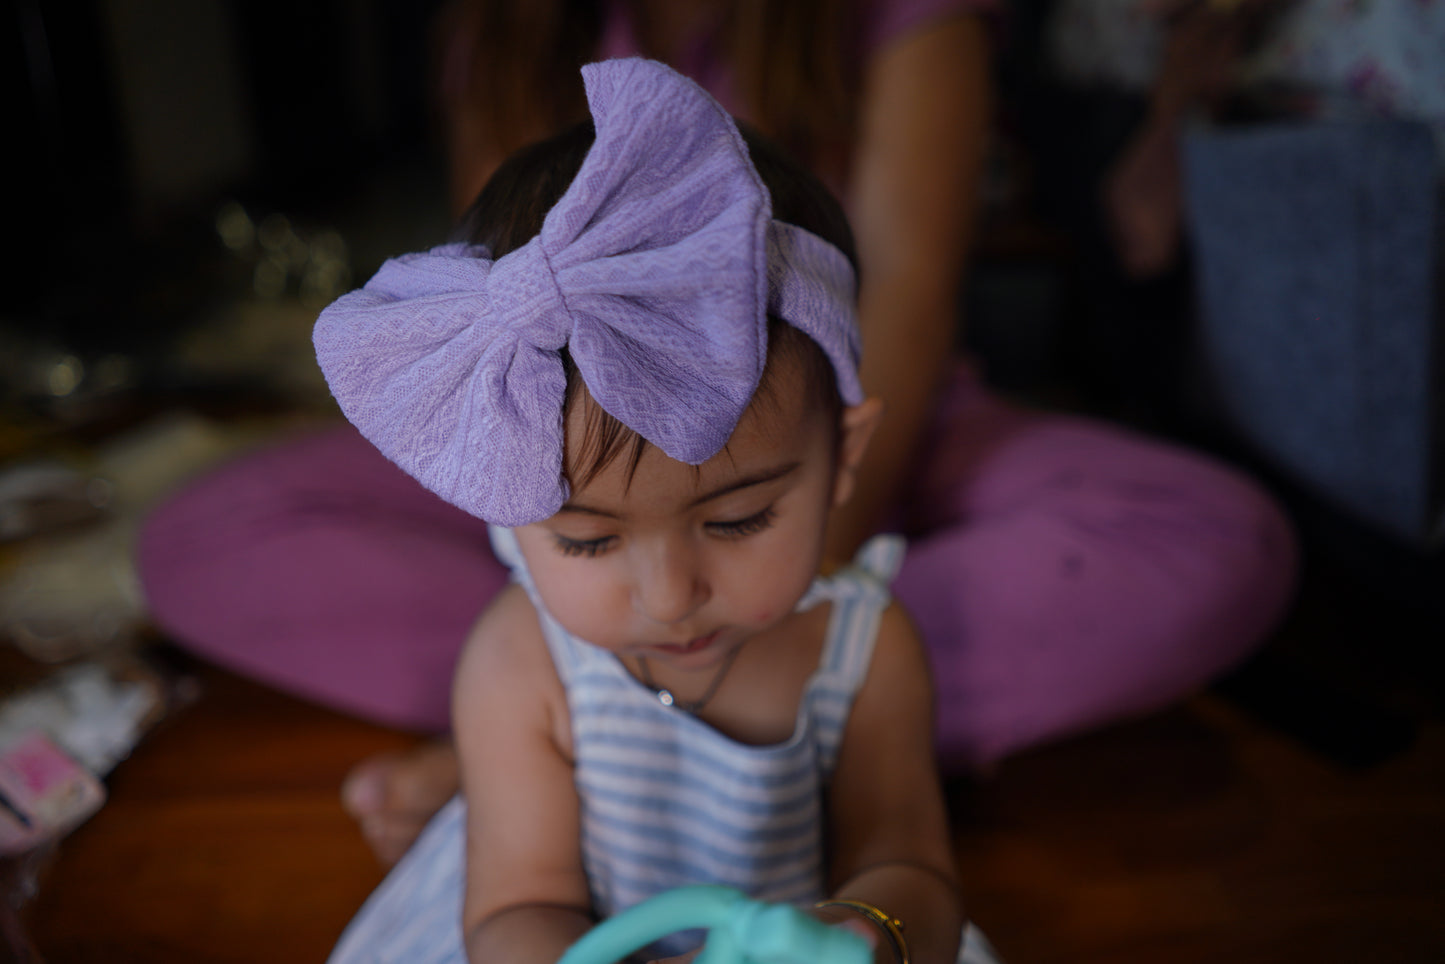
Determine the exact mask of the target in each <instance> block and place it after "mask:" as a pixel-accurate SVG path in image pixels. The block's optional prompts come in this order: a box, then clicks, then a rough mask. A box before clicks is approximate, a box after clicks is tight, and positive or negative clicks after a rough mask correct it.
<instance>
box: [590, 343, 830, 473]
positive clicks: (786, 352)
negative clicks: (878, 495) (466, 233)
mask: <svg viewBox="0 0 1445 964" xmlns="http://www.w3.org/2000/svg"><path fill="white" fill-rule="evenodd" d="M562 368H563V370H564V371H565V372H566V373H567V396H566V401H565V402H564V404H563V407H562V417H563V419H564V420H570V416H571V414H572V411H573V409H574V408H576V406H578V405H581V406H583V411H582V431H581V437H580V438H577V439H576V449H575V451H570V450H571V449H572V446H570V445H569V446H567V448H568V450H569V455H568V457H567V459H566V464H565V465H564V466H563V474H564V475H565V476H566V478H567V484H568V485H569V486H571V489H572V491H573V492H574V493H576V492H579V491H581V490H582V489H584V488H586V487H587V486H588V485H589V484H591V483H592V481H593V480H594V479H596V478H597V476H599V475H601V474H602V473H603V472H604V471H606V469H607V467H608V466H609V465H611V464H612V463H613V462H615V461H617V459H618V458H621V457H626V459H627V484H628V485H631V484H632V478H633V476H634V475H636V473H637V466H638V464H639V463H640V462H641V461H642V456H643V455H644V454H645V453H646V452H647V447H648V446H649V445H651V444H652V443H650V442H648V441H647V439H645V438H643V437H642V436H641V435H640V434H639V433H638V432H637V431H636V430H635V429H632V428H629V427H628V426H626V425H624V424H623V423H622V422H621V421H620V420H618V419H617V417H616V416H614V415H612V414H611V413H609V412H608V411H607V410H606V409H604V408H603V407H602V406H601V405H599V404H597V400H596V399H594V398H593V397H592V393H591V392H589V391H588V390H587V383H586V382H584V381H583V380H582V376H581V374H579V373H578V371H577V366H576V364H575V363H573V361H572V357H571V356H570V355H569V354H568V353H567V351H566V349H563V351H562ZM779 371H785V372H791V373H793V374H794V375H795V376H796V377H800V378H802V379H803V381H804V384H806V385H807V392H806V394H805V395H804V398H805V399H806V400H807V404H808V405H809V406H811V407H812V410H818V411H822V412H823V413H824V414H825V415H827V416H828V421H829V424H831V425H833V426H835V439H834V441H835V443H836V441H837V433H838V431H839V429H838V428H837V426H840V425H841V421H840V416H841V414H842V411H843V396H842V395H841V393H839V391H838V377H837V374H836V373H835V372H834V371H833V363H832V362H831V361H830V360H829V359H828V355H827V353H826V352H824V351H823V349H822V348H821V347H820V346H819V345H818V343H817V342H815V341H813V339H812V338H809V337H808V336H807V335H806V334H804V333H803V332H802V331H800V330H799V329H797V328H794V327H793V326H792V325H790V324H788V323H787V322H786V321H783V320H782V319H780V318H773V317H770V318H769V319H768V361H767V364H766V365H765V366H764V368H763V377H762V378H761V379H760V380H759V382H758V389H757V391H756V392H754V393H753V397H752V401H750V402H749V403H748V407H749V409H757V410H758V412H759V413H760V414H761V415H762V416H763V417H764V419H765V420H766V422H767V423H774V422H776V420H777V419H779V418H781V417H782V416H783V402H782V399H783V397H784V396H783V395H782V393H781V392H780V391H779V388H778V377H779V375H778V373H779ZM722 451H724V452H726V451H727V446H726V445H724V446H723V448H722Z"/></svg>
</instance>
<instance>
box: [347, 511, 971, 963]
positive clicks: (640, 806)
mask: <svg viewBox="0 0 1445 964" xmlns="http://www.w3.org/2000/svg"><path fill="white" fill-rule="evenodd" d="M492 541H493V546H494V548H495V549H496V551H497V554H498V556H499V558H501V559H502V560H503V561H504V562H506V563H507V564H508V565H510V566H511V567H512V572H513V577H514V578H515V579H516V580H517V581H518V582H519V583H520V584H521V585H522V586H523V587H524V588H525V589H526V590H527V592H528V594H529V595H530V596H531V598H532V601H533V604H534V605H535V606H536V607H537V612H538V615H539V618H540V622H541V625H542V631H543V635H544V637H545V639H546V641H547V646H548V648H549V650H550V651H551V654H552V659H553V662H554V663H555V665H556V668H557V673H558V676H559V677H560V678H561V681H562V684H563V686H564V687H565V689H566V692H567V702H568V706H569V709H570V712H571V719H572V740H573V752H574V758H575V765H576V769H575V782H576V786H577V792H578V795H579V798H580V801H581V813H582V847H583V863H584V866H585V869H586V872H587V878H588V881H589V884H590V886H591V889H592V898H593V902H594V907H595V908H596V910H597V913H598V914H599V915H600V916H602V917H608V916H611V915H612V914H615V913H618V912H619V911H621V910H624V909H626V908H628V907H631V906H632V905H634V904H636V903H639V902H641V901H643V900H646V899H647V898H649V897H651V896H653V895H655V894H658V893H661V892H662V891H664V890H667V889H669V888H672V887H677V886H681V885H684V884H695V883H716V884H725V885H728V886H732V887H736V888H738V889H739V890H742V891H744V892H745V893H747V894H749V895H750V896H752V897H755V898H757V899H761V900H769V901H779V902H786V903H791V904H797V905H801V906H808V905H810V904H811V903H813V902H814V901H816V900H818V899H819V898H821V897H822V896H823V881H824V872H825V868H824V865H823V837H822V834H823V827H822V825H823V820H822V816H823V789H824V787H825V786H826V785H827V782H828V779H829V777H830V775H831V774H832V770H833V765H834V763H835V761H836V759H837V754H838V745H839V743H840V741H841V739H842V734H843V727H844V724H845V723H846V722H847V719H848V711H849V709H850V707H851V706H852V702H853V697H854V695H855V694H856V693H857V691H858V688H859V686H860V685H861V684H862V682H863V679H864V677H865V676H866V675H867V672H868V666H869V662H870V660H871V657H872V653H873V642H874V639H875V637H876V634H877V628H878V622H879V619H880V617H881V615H882V613H883V610H884V609H885V608H886V607H887V605H888V602H889V598H890V597H889V591H888V582H889V580H891V579H892V577H893V575H894V573H896V572H897V569H898V565H899V564H900V562H901V561H902V556H903V542H902V540H901V539H898V538H896V537H886V536H885V537H878V538H875V539H873V540H872V541H870V542H869V543H868V544H867V545H865V546H864V547H863V549H862V550H861V551H860V552H859V554H858V556H857V558H856V559H855V560H854V562H853V564H852V565H851V566H849V567H848V568H846V569H843V570H841V571H839V572H837V573H835V574H834V575H832V576H828V577H820V578H819V579H817V580H815V582H814V583H813V585H812V587H811V588H810V589H809V591H808V592H807V593H806V594H805V596H804V598H803V599H802V600H801V601H800V602H799V604H798V608H799V609H800V610H802V609H807V608H810V607H812V606H814V605H817V604H819V603H822V602H825V601H826V602H830V603H832V606H833V611H832V613H831V614H830V616H829V622H828V630H827V638H826V640H825V643H824V646H823V654H822V658H821V660H820V663H819V666H818V669H817V670H816V671H815V672H814V674H813V676H812V678H811V679H810V680H809V682H808V685H807V687H806V690H805V692H804V696H803V699H802V701H801V703H800V705H799V708H798V718H797V723H796V725H795V727H794V731H793V735H792V737H791V738H790V739H789V740H787V741H786V742H784V743H779V744H774V745H771V746H749V745H746V744H742V743H738V742H736V741H734V740H732V739H729V738H728V737H726V736H723V735H722V734H721V733H719V732H718V731H716V730H714V729H713V728H712V727H710V726H708V725H707V724H706V723H704V722H702V721H701V720H699V719H697V718H696V717H694V716H692V715H690V714H688V713H685V712H683V711H680V710H678V709H675V708H671V707H667V706H664V705H662V704H661V703H660V702H658V700H657V697H656V695H655V694H654V692H653V691H652V690H650V689H648V688H647V687H645V686H643V685H642V684H641V683H639V682H638V681H637V680H635V679H633V677H632V676H631V674H629V673H628V672H627V670H626V669H625V668H624V667H623V666H622V664H621V662H620V661H619V660H618V659H617V658H616V656H614V655H613V654H611V653H610V652H608V651H606V650H603V649H601V648H599V647H596V646H592V645H589V644H587V643H585V642H582V641H581V640H578V639H577V638H575V637H573V636H571V635H570V634H569V633H567V631H566V630H564V629H562V627H561V626H560V625H558V624H557V622H556V621H555V620H553V619H552V618H551V616H550V615H549V614H548V613H547V612H546V610H545V609H543V608H542V606H541V602H540V600H539V599H538V597H537V594H536V592H535V589H534V587H533V586H532V584H531V580H530V577H529V575H528V573H527V571H526V567H525V565H524V564H523V562H522V559H521V555H520V553H519V552H518V551H517V548H516V542H515V539H514V538H513V536H512V534H511V532H510V531H507V530H504V529H494V530H493V533H492ZM465 824H466V813H465V807H464V804H463V803H462V801H461V799H460V798H457V799H455V800H453V801H452V802H451V803H449V804H448V805H447V806H446V807H445V808H444V809H443V810H442V811H441V812H440V813H439V814H438V815H437V816H436V817H435V818H434V819H433V820H432V822H431V823H430V824H429V825H428V827H427V829H426V830H425V832H424V833H423V834H422V836H421V837H420V838H419V839H418V840H417V843H416V844H415V845H414V846H413V847H412V849H411V850H410V851H409V852H408V853H407V855H406V856H405V857H404V858H403V859H402V860H401V862H400V863H398V864H397V866H396V868H395V869H394V870H393V871H392V872H391V874H390V875H389V876H388V877H387V879H386V880H385V881H383V883H382V885H381V886H380V887H379V888H378V889H377V890H376V892H375V893H374V894H372V896H371V898H370V899H369V900H368V901H367V902H366V904H365V906H363V907H362V909H361V912H360V913H359V914H358V915H357V917H356V919H355V920H353V921H352V923H351V924H350V926H349V927H348V928H347V930H346V932H345V933H344V934H343V935H342V938H341V941H340V943H339V944H338V945H337V947H336V950H335V951H334V952H333V953H332V956H331V959H330V960H331V962H332V964H361V962H367V964H372V962H375V964H380V962H388V964H394V962H406V964H442V962H447V964H464V962H465V961H466V953H465V951H464V949H463V946H462V935H461V903H462V889H463V884H464V880H465V868H464V866H463V859H464V853H465ZM698 936H699V935H697V934H696V933H693V934H679V935H674V937H673V938H671V939H669V940H667V941H664V942H660V944H659V945H658V946H657V947H655V948H654V949H653V950H654V951H655V952H656V953H658V954H659V955H662V954H676V953H680V952H682V951H684V950H687V949H689V948H690V947H693V946H696V943H697V939H698ZM969 960H972V959H971V958H970V959H969ZM978 960H980V961H987V960H989V959H988V958H986V957H985V958H979V959H978Z"/></svg>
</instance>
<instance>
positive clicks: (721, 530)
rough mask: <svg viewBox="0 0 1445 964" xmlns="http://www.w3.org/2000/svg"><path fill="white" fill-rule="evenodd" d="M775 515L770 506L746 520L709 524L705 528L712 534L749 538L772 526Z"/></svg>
mask: <svg viewBox="0 0 1445 964" xmlns="http://www.w3.org/2000/svg"><path fill="white" fill-rule="evenodd" d="M776 517H777V513H776V512H775V511H774V510H773V507H772V506H768V507H767V508H766V509H764V510H763V511H761V512H759V513H758V514H757V515H750V516H748V517H747V518H746V519H737V520H734V521H731V522H709V523H708V524H707V527H708V528H709V529H711V530H712V531H713V532H716V533H718V534H719V535H724V536H734V537H740V536H750V535H753V534H754V533H758V532H762V531H763V530H764V529H769V528H771V527H772V525H773V519H774V518H776Z"/></svg>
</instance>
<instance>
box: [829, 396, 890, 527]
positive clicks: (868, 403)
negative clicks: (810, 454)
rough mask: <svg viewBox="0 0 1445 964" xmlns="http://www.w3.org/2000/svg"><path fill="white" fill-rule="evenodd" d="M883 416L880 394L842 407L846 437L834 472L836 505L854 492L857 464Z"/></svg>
mask: <svg viewBox="0 0 1445 964" xmlns="http://www.w3.org/2000/svg"><path fill="white" fill-rule="evenodd" d="M882 418H883V401H882V400H881V399H877V398H865V399H863V401H861V402H859V403H858V404H857V405H851V406H849V407H848V408H845V409H843V414H842V417H841V421H842V423H843V426H842V427H843V437H842V439H840V440H839V444H838V468H837V470H836V471H835V472H834V474H833V505H835V506H839V505H842V504H843V503H844V502H847V501H848V500H849V499H850V498H851V497H852V496H853V487H854V483H855V480H856V478H857V474H858V466H859V465H860V464H861V463H862V461H863V453H865V452H867V451H868V442H869V440H871V439H872V438H873V431H874V430H875V429H876V428H878V423H879V422H880V421H881V420H882Z"/></svg>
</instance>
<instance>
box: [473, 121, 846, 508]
mask: <svg viewBox="0 0 1445 964" xmlns="http://www.w3.org/2000/svg"><path fill="white" fill-rule="evenodd" d="M738 126H739V130H740V131H741V133H742V135H743V141H744V142H745V143H746V144H747V147H748V153H749V156H750V157H751V159H752V162H753V167H754V168H755V169H756V170H757V172H758V176H759V177H760V178H761V179H762V182H763V184H764V185H765V186H766V187H767V189H768V192H769V194H770V195H771V196H772V208H773V217H774V218H776V219H777V220H779V221H785V222H787V223H789V224H793V225H796V226H797V227H800V228H803V229H804V230H807V231H810V232H812V233H813V234H816V235H817V236H818V237H820V238H822V239H823V240H825V241H827V242H829V243H830V244H832V245H833V246H834V247H836V248H838V250H840V251H842V252H843V254H844V255H845V256H846V257H847V258H848V261H849V263H850V264H851V265H852V266H853V270H854V273H855V274H856V273H857V270H858V257H857V253H856V251H855V249H854V246H853V232H852V230H851V229H850V228H849V227H848V219H847V217H846V216H845V215H844V214H843V209H842V208H841V207H840V206H839V205H838V202H837V201H836V200H835V199H834V198H833V196H832V194H831V193H829V191H828V189H827V188H826V187H824V186H823V184H822V182H820V181H819V180H818V179H817V178H816V177H814V176H813V175H812V174H810V173H809V172H808V171H807V170H806V169H805V168H804V167H803V166H802V165H800V164H799V163H798V162H796V161H794V160H793V159H792V158H790V157H789V156H788V155H787V154H786V153H785V152H784V151H783V149H782V148H780V147H778V146H777V145H775V144H773V143H772V142H770V141H769V140H768V139H767V138H765V137H763V136H762V135H761V134H759V133H757V132H756V131H754V130H752V129H750V128H749V127H747V126H746V125H744V124H739V125H738ZM595 138H596V133H595V130H594V128H593V125H592V122H591V121H584V122H582V123H579V124H576V125H574V126H572V127H569V128H567V129H566V130H563V131H562V132H561V133H559V134H556V135H554V136H552V137H549V138H547V139H546V140H542V141H538V142H536V143H535V144H532V145H530V146H528V147H524V148H522V149H521V150H519V151H517V152H516V153H514V154H513V155H512V156H511V157H509V158H508V159H507V160H506V161H504V162H503V163H502V165H501V166H500V167H498V168H497V170H496V173H494V174H493V175H492V177H491V179H490V180H488V181H487V183H486V185H485V186H484V187H483V188H482V190H481V193H479V194H478V195H477V198H476V200H475V201H473V202H472V204H471V207H469V208H468V209H467V211H466V213H465V214H463V215H462V218H461V221H460V222H459V223H458V226H457V229H456V231H455V232H453V240H455V241H466V242H469V243H471V244H479V245H484V246H485V247H486V248H487V249H488V251H489V252H490V253H491V256H492V257H493V258H501V257H503V256H504V255H506V254H508V253H510V252H512V251H515V250H516V249H518V248H520V247H522V246H523V245H525V244H526V243H527V242H529V241H531V240H532V238H534V237H536V236H537V234H538V232H540V231H541V230H542V222H543V220H545V218H546V217H547V212H548V211H550V210H551V209H552V208H553V207H554V206H555V205H556V204H557V202H558V201H559V200H560V199H561V197H562V195H563V194H564V193H565V192H566V190H567V188H568V186H569V185H570V184H571V183H572V179H573V178H574V177H576V175H577V171H578V170H579V169H580V168H581V166H582V161H583V160H584V159H585V158H586V156H587V152H588V150H590V149H591V147H592V142H593V141H594V140H595ZM779 359H788V360H790V361H793V362H795V363H796V365H797V370H798V371H800V372H801V373H802V376H803V378H804V380H805V384H807V386H808V396H807V398H808V401H809V402H810V403H811V404H814V405H817V406H818V407H819V408H820V409H821V410H822V411H824V412H825V413H827V415H828V416H829V420H830V423H831V424H833V425H835V426H836V425H837V424H838V416H839V414H840V413H841V412H842V409H843V400H842V396H841V395H840V394H839V392H838V379H837V375H836V374H835V373H834V371H833V365H832V362H831V361H829V360H828V356H827V354H826V353H825V352H824V351H823V349H822V348H821V347H820V346H819V345H818V344H817V343H816V342H815V341H813V339H812V338H810V337H808V336H807V335H806V334H804V333H803V332H802V331H800V330H798V329H797V328H794V327H793V326H792V325H790V324H788V323H787V322H785V321H783V320H782V319H780V318H776V317H773V316H771V315H770V316H769V317H768V360H767V365H766V366H765V367H764V370H763V376H762V379H761V381H760V382H759V384H758V390H757V393H756V394H755V395H754V401H755V402H757V403H761V404H764V405H769V406H772V405H775V404H776V389H775V388H774V387H773V385H772V379H771V377H770V375H771V374H772V373H773V372H774V370H775V368H776V367H777V365H776V363H777V362H778V360H779ZM562 364H563V368H564V370H565V371H566V373H567V395H566V401H565V405H564V411H570V410H571V408H572V406H573V405H574V404H575V403H576V401H577V400H578V399H579V398H581V397H583V393H584V392H585V390H586V386H585V384H584V383H583V381H582V378H581V376H580V375H579V374H578V372H577V366H576V365H575V364H573V362H572V359H571V357H570V356H569V355H568V354H567V350H566V349H565V348H564V349H563V350H562ZM836 431H837V430H836V429H835V433H836ZM582 436H583V437H582V439H581V440H580V444H579V445H578V449H577V451H578V456H577V458H576V460H575V463H576V464H575V465H573V466H570V467H569V469H568V480H569V481H570V482H571V484H572V487H573V489H574V490H576V489H580V488H582V487H584V486H586V485H587V483H588V482H590V481H592V479H594V478H596V477H597V475H598V474H599V473H600V472H602V470H603V469H605V468H606V467H607V466H608V465H609V464H611V463H612V461H613V460H614V459H616V458H617V457H618V456H619V455H621V454H622V453H623V451H624V450H625V451H627V453H628V458H629V461H630V466H629V477H630V473H631V472H633V471H635V470H636V468H637V464H638V462H639V461H640V460H641V458H642V455H643V453H644V452H645V451H646V449H647V444H648V443H647V441H646V440H645V439H643V438H642V436H641V435H639V434H637V433H636V432H635V431H633V430H632V429H630V428H628V427H627V426H625V425H623V424H622V423H621V422H620V421H618V420H617V419H616V418H614V417H613V416H612V415H610V414H608V413H607V412H606V411H604V410H603V409H602V407H601V406H599V405H596V404H592V405H590V406H588V411H587V418H586V421H585V427H584V429H583V433H582ZM835 441H836V438H835Z"/></svg>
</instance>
